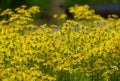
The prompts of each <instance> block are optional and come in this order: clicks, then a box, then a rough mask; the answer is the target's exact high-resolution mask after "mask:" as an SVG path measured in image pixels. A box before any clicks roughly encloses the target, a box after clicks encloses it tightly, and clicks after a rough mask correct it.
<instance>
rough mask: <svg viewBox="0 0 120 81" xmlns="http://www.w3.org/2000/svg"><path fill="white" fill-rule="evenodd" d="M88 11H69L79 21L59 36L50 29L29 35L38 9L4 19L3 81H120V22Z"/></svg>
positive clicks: (0, 41)
mask: <svg viewBox="0 0 120 81" xmlns="http://www.w3.org/2000/svg"><path fill="white" fill-rule="evenodd" d="M88 8H89V7H88V6H86V5H85V6H78V5H77V6H73V7H71V8H70V10H71V12H72V13H74V15H75V18H77V19H78V20H77V21H75V20H66V21H65V22H64V23H61V25H60V26H61V27H60V28H59V30H57V31H56V29H57V27H59V26H58V25H51V26H50V27H47V25H46V24H44V25H41V26H40V27H39V28H37V30H35V31H31V30H33V29H34V28H36V27H37V26H36V25H34V24H31V22H32V21H33V19H32V16H31V15H32V14H35V13H37V12H39V8H38V7H37V6H34V7H31V8H28V9H27V7H26V6H21V7H19V8H17V9H16V10H15V12H13V11H11V10H10V9H7V10H5V11H4V12H2V13H0V16H3V20H1V21H0V81H119V80H120V78H119V76H120V19H119V18H116V16H114V17H115V18H113V16H112V17H109V18H108V19H104V18H102V17H100V16H98V15H95V14H94V11H91V10H89V9H88ZM8 12H9V13H8ZM6 17H7V18H6ZM79 19H80V20H79ZM81 19H82V20H81Z"/></svg>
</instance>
